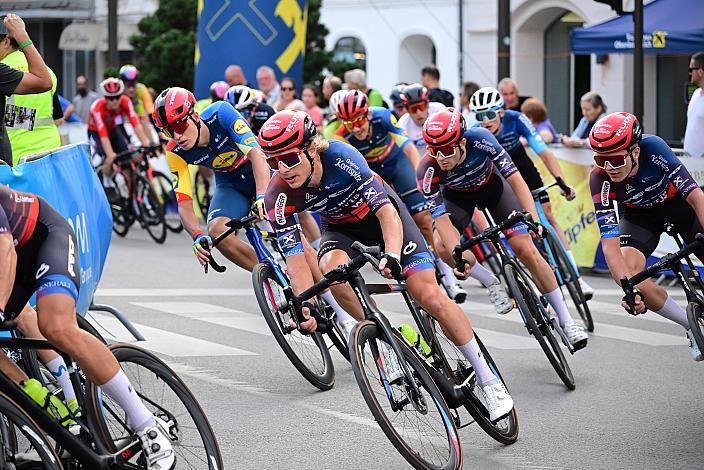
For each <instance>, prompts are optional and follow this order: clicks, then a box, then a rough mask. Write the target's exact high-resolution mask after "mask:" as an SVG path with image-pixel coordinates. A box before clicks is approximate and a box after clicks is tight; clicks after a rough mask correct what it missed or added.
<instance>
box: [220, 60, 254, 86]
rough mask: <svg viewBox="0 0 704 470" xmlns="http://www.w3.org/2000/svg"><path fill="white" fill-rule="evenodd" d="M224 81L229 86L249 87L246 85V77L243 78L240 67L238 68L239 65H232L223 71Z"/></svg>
mask: <svg viewBox="0 0 704 470" xmlns="http://www.w3.org/2000/svg"><path fill="white" fill-rule="evenodd" d="M225 81H226V82H227V83H229V84H230V86H235V85H246V86H249V84H248V83H247V77H245V76H244V72H243V71H242V67H240V66H239V65H234V64H232V65H228V66H227V68H226V69H225Z"/></svg>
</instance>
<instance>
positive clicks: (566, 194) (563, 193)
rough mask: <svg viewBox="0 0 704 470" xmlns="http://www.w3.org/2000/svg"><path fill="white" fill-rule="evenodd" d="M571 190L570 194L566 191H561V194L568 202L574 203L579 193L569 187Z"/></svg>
mask: <svg viewBox="0 0 704 470" xmlns="http://www.w3.org/2000/svg"><path fill="white" fill-rule="evenodd" d="M568 187H569V188H570V192H569V193H566V192H565V190H563V189H560V194H562V196H563V197H564V198H565V199H567V200H568V201H572V200H573V199H574V198H576V197H577V191H575V189H574V187H573V186H568Z"/></svg>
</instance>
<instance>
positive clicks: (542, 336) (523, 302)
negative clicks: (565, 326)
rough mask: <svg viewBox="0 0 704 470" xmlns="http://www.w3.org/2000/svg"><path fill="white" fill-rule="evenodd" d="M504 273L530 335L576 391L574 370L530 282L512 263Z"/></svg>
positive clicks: (561, 376)
mask: <svg viewBox="0 0 704 470" xmlns="http://www.w3.org/2000/svg"><path fill="white" fill-rule="evenodd" d="M504 272H505V273H506V281H507V283H508V288H509V290H510V292H511V294H512V297H513V298H514V300H515V301H516V304H517V305H518V309H519V310H520V311H521V314H522V316H523V318H524V321H525V322H526V327H527V328H528V331H529V333H530V334H532V335H533V337H534V338H535V340H536V341H537V342H538V344H540V347H541V349H542V350H543V352H544V353H545V355H546V356H547V358H548V361H550V365H552V367H553V369H555V372H557V375H558V377H560V380H562V383H564V384H565V387H567V388H568V389H569V390H574V389H575V382H574V376H573V375H572V370H571V369H570V366H569V364H568V363H567V360H566V359H565V355H564V354H563V353H562V349H561V348H560V345H559V344H558V343H557V341H556V340H555V337H554V336H553V333H552V331H551V328H552V326H551V325H547V324H546V323H545V322H544V319H543V314H542V312H540V311H539V309H540V308H542V306H538V303H539V302H540V299H538V297H537V296H536V295H535V291H534V290H533V287H532V285H531V283H530V281H528V279H526V276H524V274H523V272H522V271H521V270H520V269H517V268H516V267H515V266H514V265H513V264H512V263H506V264H505V265H504Z"/></svg>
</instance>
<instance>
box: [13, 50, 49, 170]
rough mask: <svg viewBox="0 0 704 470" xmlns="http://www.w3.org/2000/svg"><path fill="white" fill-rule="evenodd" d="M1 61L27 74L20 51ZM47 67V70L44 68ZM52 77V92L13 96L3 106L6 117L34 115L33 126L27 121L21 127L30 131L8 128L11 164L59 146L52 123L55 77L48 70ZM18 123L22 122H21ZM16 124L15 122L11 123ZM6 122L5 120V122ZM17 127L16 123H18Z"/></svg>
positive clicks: (25, 61) (25, 64)
mask: <svg viewBox="0 0 704 470" xmlns="http://www.w3.org/2000/svg"><path fill="white" fill-rule="evenodd" d="M2 62H3V63H4V64H6V65H9V66H10V67H12V68H13V69H17V70H21V71H22V72H25V73H26V72H28V71H29V67H28V65H27V58H26V57H25V56H24V54H23V53H22V52H19V51H15V52H13V53H12V54H10V55H8V56H7V57H5V58H4V59H3V60H2ZM47 68H48V67H47ZM49 74H50V75H51V90H49V91H45V92H44V93H37V94H33V95H12V96H10V97H9V98H8V99H7V102H6V104H5V116H6V118H7V117H11V116H12V115H17V114H20V113H21V114H24V115H29V114H31V112H32V111H34V112H35V114H34V126H33V127H32V126H31V124H29V123H28V122H27V123H25V124H24V125H23V127H25V126H29V127H32V129H31V130H29V129H25V128H17V127H12V126H7V135H8V137H9V138H10V145H12V162H13V165H17V164H18V163H19V160H20V158H22V157H25V156H27V155H31V154H33V153H41V152H45V151H47V150H52V149H55V148H57V147H60V146H61V136H60V135H59V129H58V128H57V127H56V124H55V123H54V118H53V117H52V116H53V98H54V93H56V75H55V74H54V72H53V71H52V70H51V69H49ZM20 120H21V119H20ZM13 121H14V123H13V125H14V124H17V121H18V120H17V119H14V120H13ZM5 122H6V123H7V122H8V119H6V121H5ZM18 125H19V124H18Z"/></svg>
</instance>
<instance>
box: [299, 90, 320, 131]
mask: <svg viewBox="0 0 704 470" xmlns="http://www.w3.org/2000/svg"><path fill="white" fill-rule="evenodd" d="M301 99H302V101H303V104H304V105H305V107H306V109H305V112H306V113H308V115H309V116H310V117H311V118H312V119H313V122H314V123H315V125H316V126H317V127H318V128H320V126H322V125H323V110H322V109H320V107H319V106H318V89H317V88H316V87H315V86H314V85H310V84H308V85H304V86H303V91H302V92H301Z"/></svg>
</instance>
